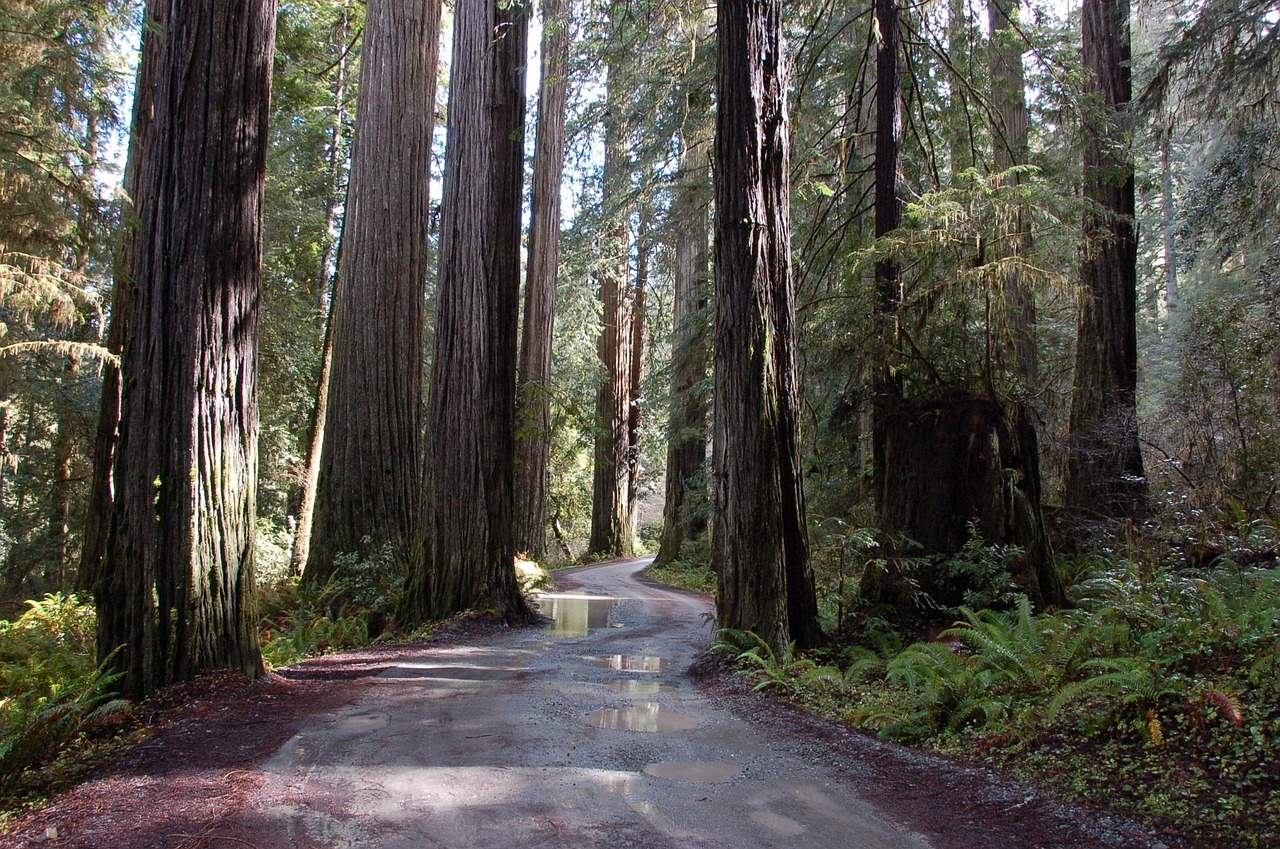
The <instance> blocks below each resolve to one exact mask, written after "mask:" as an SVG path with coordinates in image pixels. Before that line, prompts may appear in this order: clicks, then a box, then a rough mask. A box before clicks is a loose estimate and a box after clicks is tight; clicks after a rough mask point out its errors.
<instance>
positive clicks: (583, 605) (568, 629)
mask: <svg viewBox="0 0 1280 849" xmlns="http://www.w3.org/2000/svg"><path fill="white" fill-rule="evenodd" d="M617 603H618V600H617V599H616V598H609V597H608V596H593V595H582V594H576V593H546V594H545V595H541V596H539V597H538V612H539V613H541V614H542V615H543V616H548V617H550V618H551V627H550V628H548V629H547V633H549V634H551V636H553V637H585V636H587V635H588V634H590V633H591V632H592V631H595V630H596V629H598V628H608V627H609V626H610V624H611V623H610V617H611V616H612V615H613V607H614V605H615V604H617Z"/></svg>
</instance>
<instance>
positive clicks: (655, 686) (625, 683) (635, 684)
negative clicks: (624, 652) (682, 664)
mask: <svg viewBox="0 0 1280 849" xmlns="http://www.w3.org/2000/svg"><path fill="white" fill-rule="evenodd" d="M605 686H606V687H608V688H609V689H610V690H617V691H618V692H619V693H627V694H629V695H633V696H656V695H657V694H658V693H670V692H671V691H672V690H674V689H675V688H676V685H675V684H663V683H662V682H661V681H645V680H642V679H640V678H619V679H618V680H617V681H606V682H605Z"/></svg>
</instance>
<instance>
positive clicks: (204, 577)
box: [98, 0, 275, 694]
mask: <svg viewBox="0 0 1280 849" xmlns="http://www.w3.org/2000/svg"><path fill="white" fill-rule="evenodd" d="M169 14H170V17H169V19H168V20H167V21H166V26H165V30H164V37H163V39H162V41H163V44H162V45H161V48H160V50H159V53H158V57H159V67H158V69H157V74H156V88H155V113H154V120H153V125H152V128H151V132H150V136H149V138H148V141H147V143H146V145H145V152H144V154H143V157H142V164H141V172H140V173H141V177H140V183H139V185H140V187H141V188H140V191H139V197H138V214H139V219H140V226H139V228H138V244H137V254H136V261H135V263H134V273H133V283H134V287H135V288H134V291H133V293H132V297H131V299H130V300H131V309H130V312H129V320H128V328H129V333H128V337H127V339H126V341H125V344H124V353H123V362H122V368H123V374H124V377H125V380H124V382H123V394H122V398H121V419H120V438H119V443H118V446H117V450H116V456H115V481H116V493H115V495H116V497H115V501H114V509H113V511H112V518H111V527H110V533H109V536H108V541H107V546H106V554H105V557H104V559H103V563H102V572H101V578H100V580H99V581H98V648H99V654H100V659H101V660H103V661H104V662H108V661H109V663H108V665H109V667H110V668H111V669H114V670H117V671H119V672H121V673H123V675H124V677H123V679H122V681H121V686H122V688H123V689H124V690H125V691H126V692H128V693H131V694H142V693H147V692H150V691H153V690H155V689H157V688H159V687H162V686H164V685H166V684H169V683H172V682H174V681H179V680H184V679H188V678H190V677H192V676H194V675H195V674H196V673H198V672H200V671H202V670H205V669H214V668H225V669H235V670H239V671H241V672H244V673H246V674H250V675H257V674H260V673H261V671H262V658H261V652H260V651H259V646H258V636H257V621H256V611H255V609H254V546H253V532H254V519H255V513H256V501H257V498H256V496H257V439H258V407H257V370H258V357H257V348H258V305H259V299H260V297H261V289H262V200H263V178H264V175H265V170H266V150H267V115H268V109H267V106H268V101H269V97H270V91H271V63H272V49H273V42H274V35H275V3H274V2H273V0H229V2H225V3H220V4H213V3H207V2H205V3H191V4H186V5H184V4H177V5H174V6H172V7H170V10H169ZM148 55H155V54H148Z"/></svg>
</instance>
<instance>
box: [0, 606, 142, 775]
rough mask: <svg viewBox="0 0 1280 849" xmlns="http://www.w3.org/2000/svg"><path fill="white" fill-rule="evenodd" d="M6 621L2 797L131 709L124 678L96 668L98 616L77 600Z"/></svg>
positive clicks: (0, 710)
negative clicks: (123, 693)
mask: <svg viewBox="0 0 1280 849" xmlns="http://www.w3.org/2000/svg"><path fill="white" fill-rule="evenodd" d="M27 608H28V609H27V611H26V612H25V613H23V614H22V616H20V617H19V618H18V619H17V620H16V621H13V622H9V621H4V620H0V692H3V694H4V695H3V698H0V794H5V795H8V794H11V793H13V792H15V791H16V790H18V789H19V788H20V787H21V785H22V784H23V781H24V777H25V776H24V774H25V773H27V772H28V771H29V770H31V769H33V768H37V767H39V766H41V765H43V764H45V763H47V762H48V761H49V760H51V759H52V758H54V757H56V756H57V755H58V754H59V753H60V752H61V751H62V750H63V749H65V748H67V747H68V746H71V745H73V744H74V743H76V741H77V740H79V739H80V738H81V737H82V736H83V734H84V733H85V732H86V731H87V730H88V729H90V728H92V727H93V726H94V725H95V724H97V723H99V722H101V721H103V720H104V719H107V718H108V717H111V716H112V715H114V714H117V713H120V712H122V711H125V710H127V709H128V708H129V703H128V702H127V701H124V700H122V699H117V698H114V697H113V695H112V685H113V683H114V682H115V680H116V678H115V677H113V676H110V675H107V674H105V673H104V672H103V671H102V669H101V667H98V666H97V665H95V663H94V614H93V610H92V608H91V607H90V606H89V605H86V604H82V603H81V602H80V601H79V600H78V599H77V598H76V597H75V596H66V595H61V594H57V593H54V594H49V595H46V596H45V597H44V598H42V599H39V600H33V601H28V602H27Z"/></svg>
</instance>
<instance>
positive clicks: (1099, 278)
mask: <svg viewBox="0 0 1280 849" xmlns="http://www.w3.org/2000/svg"><path fill="white" fill-rule="evenodd" d="M1081 21H1082V23H1081V26H1082V39H1081V43H1082V45H1083V48H1084V65H1085V70H1086V72H1088V73H1089V74H1090V79H1089V83H1088V89H1087V91H1088V93H1090V94H1092V95H1093V96H1094V97H1095V98H1096V100H1097V102H1098V109H1097V110H1096V111H1095V112H1094V113H1093V114H1090V115H1087V116H1086V123H1085V131H1086V133H1087V136H1088V144H1087V146H1086V148H1085V155H1084V197H1085V200H1086V201H1087V202H1089V203H1091V204H1093V207H1092V208H1091V209H1090V210H1089V211H1088V212H1086V213H1085V220H1084V251H1085V260H1084V262H1083V263H1082V265H1081V268H1080V290H1081V291H1080V312H1079V322H1078V327H1079V330H1078V333H1077V339H1076V373H1075V382H1074V387H1073V391H1072V396H1071V440H1070V446H1069V451H1068V455H1067V468H1066V486H1065V490H1066V491H1065V500H1066V503H1067V504H1068V505H1070V506H1072V507H1076V508H1082V509H1085V510H1089V511H1091V512H1094V513H1099V514H1102V515H1105V516H1109V517H1113V518H1125V517H1129V516H1134V515H1138V514H1140V513H1142V512H1143V511H1144V510H1145V509H1146V503H1147V480H1146V476H1145V474H1144V472H1143V467H1142V451H1141V449H1140V448H1139V445H1138V416H1137V387H1138V342H1137V339H1138V337H1137V257H1138V249H1137V244H1138V243H1137V234H1136V232H1135V230H1134V165H1133V156H1132V154H1131V152H1130V151H1129V149H1128V143H1127V141H1126V140H1125V128H1124V127H1123V126H1122V124H1123V122H1124V120H1125V115H1126V113H1127V112H1128V107H1129V102H1130V100H1131V99H1132V93H1133V86H1132V82H1131V78H1130V66H1131V62H1130V58H1131V57H1130V48H1129V2H1128V0H1085V4H1084V10H1083V13H1082V18H1081Z"/></svg>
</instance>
